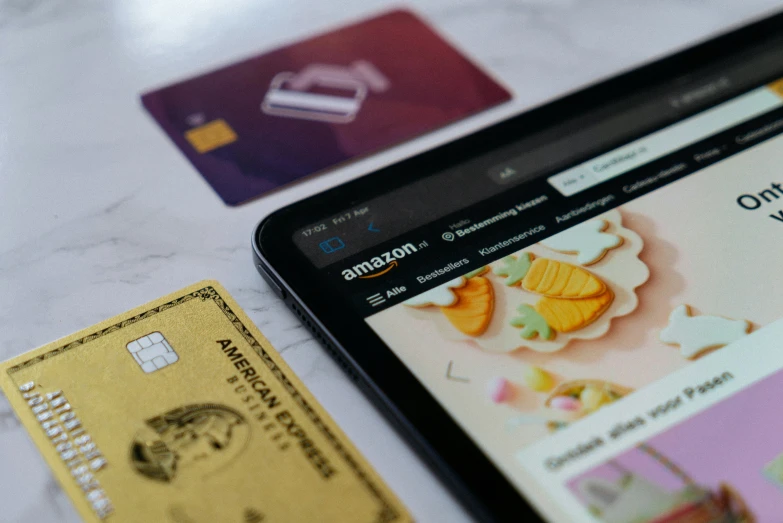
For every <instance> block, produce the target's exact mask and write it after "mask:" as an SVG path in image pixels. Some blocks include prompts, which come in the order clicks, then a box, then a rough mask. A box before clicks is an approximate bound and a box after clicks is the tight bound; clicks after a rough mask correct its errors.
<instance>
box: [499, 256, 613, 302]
mask: <svg viewBox="0 0 783 523" xmlns="http://www.w3.org/2000/svg"><path fill="white" fill-rule="evenodd" d="M503 263H504V264H505V265H504V266H503V267H499V268H497V269H496V270H495V274H498V275H500V276H506V282H505V283H506V285H508V286H512V285H516V284H517V283H520V282H521V286H522V288H523V289H525V290H526V291H529V292H533V293H535V294H540V295H542V296H548V297H551V298H565V299H579V298H590V297H592V296H599V295H601V294H603V293H604V291H606V284H605V283H604V282H603V281H601V280H600V279H599V278H598V277H596V276H595V275H594V274H592V273H590V272H589V271H586V270H585V269H582V268H581V267H577V266H575V265H571V264H570V263H566V262H560V261H557V260H550V259H547V258H535V259H534V257H533V255H532V254H530V253H529V252H524V253H522V254H520V256H519V257H518V258H514V257H513V256H506V257H505V258H503Z"/></svg>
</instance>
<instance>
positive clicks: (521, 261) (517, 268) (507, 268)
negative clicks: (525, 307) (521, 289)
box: [495, 252, 533, 287]
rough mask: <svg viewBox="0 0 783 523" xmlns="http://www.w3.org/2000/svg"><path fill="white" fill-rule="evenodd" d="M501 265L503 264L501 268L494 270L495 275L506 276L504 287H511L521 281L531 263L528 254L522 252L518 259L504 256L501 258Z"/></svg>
mask: <svg viewBox="0 0 783 523" xmlns="http://www.w3.org/2000/svg"><path fill="white" fill-rule="evenodd" d="M503 263H505V265H504V266H503V267H498V268H497V269H495V274H497V275H498V276H506V285H508V286H509V287H511V286H512V285H516V284H517V283H519V282H521V281H522V279H523V278H524V277H525V275H527V271H529V270H530V264H531V263H533V262H532V260H531V259H530V253H527V252H523V253H522V255H521V256H520V257H519V258H514V257H513V256H506V257H505V258H503Z"/></svg>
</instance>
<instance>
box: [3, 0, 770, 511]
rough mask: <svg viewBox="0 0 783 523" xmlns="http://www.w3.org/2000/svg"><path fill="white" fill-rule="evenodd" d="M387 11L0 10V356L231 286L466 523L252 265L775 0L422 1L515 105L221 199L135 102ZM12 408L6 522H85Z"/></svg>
mask: <svg viewBox="0 0 783 523" xmlns="http://www.w3.org/2000/svg"><path fill="white" fill-rule="evenodd" d="M386 4H387V2H385V1H383V0H343V1H341V2H326V1H314V0H285V1H272V0H227V1H223V2H218V1H214V0H213V1H211V2H210V1H206V0H204V1H194V0H181V1H179V0H155V1H149V0H148V1H144V0H0V216H1V217H2V219H0V358H2V359H6V358H9V357H11V356H15V355H17V354H20V353H22V352H24V351H26V350H28V349H31V348H34V347H36V346H39V345H42V344H44V343H46V342H48V341H51V340H54V339H56V338H59V337H61V336H64V335H66V334H69V333H71V332H73V331H76V330H78V329H81V328H84V327H87V326H89V325H91V324H93V323H96V322H98V321H99V320H102V319H105V318H107V317H109V316H111V315H114V314H118V313H120V312H123V311H125V310H127V309H129V308H131V307H134V306H136V305H139V304H141V303H144V302H146V301H148V300H151V299H153V298H156V297H158V296H160V295H162V294H164V293H168V292H170V291H173V290H175V289H178V288H180V287H183V286H185V285H187V284H190V283H193V282H195V281H197V280H201V279H205V278H214V279H217V280H219V281H220V282H222V283H223V285H225V287H227V288H228V290H229V291H230V292H231V293H232V294H233V295H234V297H235V298H236V299H237V300H238V301H239V303H240V304H241V305H242V306H243V307H244V309H245V310H246V311H247V312H248V314H250V316H251V317H252V318H253V320H254V321H255V322H256V324H257V325H258V326H259V327H260V328H261V330H262V331H263V332H264V333H265V334H266V335H267V337H268V338H269V339H270V340H271V341H272V343H273V344H274V345H275V346H276V347H277V348H278V349H279V350H280V352H282V354H283V356H284V357H285V359H286V360H287V361H288V363H290V364H291V366H292V367H293V368H294V370H295V371H296V372H297V373H298V374H299V376H300V377H301V378H302V379H303V380H304V382H305V383H306V384H307V385H308V386H309V387H310V388H311V390H312V391H313V393H314V394H315V395H316V396H317V397H318V398H319V400H320V401H321V402H322V403H323V404H324V406H325V407H326V409H327V410H328V411H329V412H330V413H331V414H332V415H333V416H334V418H335V419H336V420H337V421H338V422H339V423H340V424H341V425H342V427H343V428H344V429H345V431H346V432H347V433H348V435H349V436H350V437H351V438H352V439H353V440H354V441H355V443H356V444H357V445H358V447H359V448H360V449H361V450H362V451H363V452H364V454H365V455H366V456H367V457H368V458H369V459H370V461H371V462H372V463H373V464H374V466H375V467H376V468H377V469H378V470H379V472H380V473H381V475H383V476H384V477H385V478H386V480H387V481H388V482H389V483H390V484H391V486H392V488H393V489H394V490H395V491H396V492H397V493H398V494H399V495H400V497H401V498H402V499H403V501H404V502H405V503H406V504H407V505H408V506H409V507H410V509H411V510H412V512H413V513H414V515H415V516H416V518H417V519H418V520H419V521H449V522H457V521H465V520H468V519H469V518H468V516H467V515H466V514H465V513H464V511H463V510H462V508H461V507H460V505H459V504H458V503H457V502H456V501H455V500H454V499H453V498H452V497H451V496H450V495H449V494H448V493H447V492H446V491H445V490H444V488H443V487H442V486H441V485H440V484H439V483H438V481H437V480H436V478H435V477H434V476H433V475H432V473H430V472H429V471H428V470H427V469H426V468H425V467H424V466H423V465H422V463H421V462H420V461H419V460H417V459H416V457H415V456H414V455H413V453H412V452H411V451H410V449H409V448H408V447H407V446H406V445H405V443H403V441H402V440H401V439H400V438H399V437H398V436H397V435H396V433H395V432H393V431H392V429H391V428H390V426H389V425H388V424H387V423H386V422H385V420H384V419H383V418H382V417H381V416H380V415H379V414H378V413H377V412H376V411H375V410H374V409H373V408H372V407H371V406H370V404H369V403H368V401H367V400H366V399H365V398H364V396H363V395H362V394H361V393H360V392H359V391H358V390H357V389H356V387H355V386H354V385H352V384H351V383H350V382H349V381H348V380H347V379H346V377H345V376H344V375H343V373H342V372H341V371H340V370H339V368H338V367H337V366H336V365H335V364H334V363H333V362H332V360H331V359H330V357H329V356H328V355H327V354H326V353H325V352H324V351H323V350H322V349H321V347H320V346H319V345H318V344H317V343H316V341H315V340H314V339H313V338H312V337H311V336H310V335H309V334H308V333H307V332H306V331H305V330H304V329H303V328H302V326H301V325H300V324H299V322H298V321H297V319H296V318H295V317H294V316H293V315H292V314H291V313H289V312H288V311H287V310H286V309H285V308H284V306H283V305H282V303H281V302H280V301H279V300H278V299H277V298H276V297H275V296H274V294H273V293H272V292H271V291H270V290H269V289H268V288H267V287H266V285H265V284H264V283H263V282H262V281H261V279H260V278H259V276H258V275H257V274H256V272H255V269H254V268H253V265H252V263H251V260H250V250H249V240H250V233H251V231H252V229H253V226H254V225H255V224H256V222H257V221H258V220H259V219H260V218H261V217H262V216H264V215H266V214H267V213H269V212H270V211H272V210H273V209H275V208H278V207H280V206H282V205H284V204H286V203H288V202H291V201H293V200H296V199H299V198H301V197H303V196H306V195H309V194H313V193H315V192H317V191H319V190H321V189H323V188H325V187H329V186H331V185H334V184H337V183H339V182H342V181H345V180H348V179H350V178H354V177H356V176H360V175H362V174H364V173H366V172H368V171H371V170H373V169H374V168H376V167H378V166H381V165H385V164H388V163H391V162H393V161H395V160H397V159H400V158H403V157H406V156H409V155H412V154H414V153H416V152H418V151H422V150H425V149H427V148H429V147H431V146H433V145H434V144H438V143H443V142H445V141H448V140H450V139H452V138H454V137H456V136H460V135H463V134H466V133H468V132H470V131H471V130H473V129H477V128H480V127H482V126H485V125H487V124H488V123H490V122H493V121H497V120H499V119H502V118H503V117H504V116H507V115H510V114H513V113H517V112H519V111H520V110H522V109H524V108H526V107H530V106H533V105H537V104H540V103H542V102H544V101H546V100H549V99H552V98H554V97H556V96H557V95H559V94H562V93H565V92H568V91H572V90H574V89H577V88H578V87H579V86H583V85H585V84H588V83H591V82H594V81H596V80H597V79H600V78H603V77H606V76H609V75H611V74H613V73H616V72H618V71H622V70H626V69H628V68H631V67H633V66H634V65H636V64H639V63H642V62H645V61H648V60H650V59H651V58H653V57H658V56H661V55H663V54H666V53H667V52H670V51H672V50H674V49H679V48H682V47H684V46H687V45H688V44H689V43H691V42H694V41H698V40H701V39H704V38H706V37H708V36H709V35H711V34H714V33H716V32H720V31H724V30H726V29H727V28H729V27H733V26H737V25H740V24H742V23H743V22H745V21H748V20H751V19H754V18H758V17H760V16H762V15H763V14H764V13H767V12H771V11H772V10H774V9H776V8H779V7H780V3H779V2H777V1H774V0H743V1H742V2H740V1H738V0H720V1H718V0H714V1H706V0H701V1H696V0H656V1H654V2H651V1H642V0H426V1H424V0H422V1H420V2H415V3H414V6H413V7H414V8H415V9H416V10H417V11H419V12H420V13H421V14H422V15H424V16H425V17H427V18H428V19H429V20H430V21H431V22H432V23H433V24H434V25H435V26H436V27H437V28H438V29H439V30H440V31H441V32H442V33H444V34H445V35H446V36H447V37H448V38H450V39H451V40H452V41H453V42H456V43H457V44H458V46H459V47H460V48H461V49H462V50H464V52H466V53H467V54H468V55H469V56H471V57H473V58H474V59H476V60H477V61H478V62H479V63H481V64H483V65H484V66H485V67H486V68H487V69H489V70H490V71H491V72H492V73H493V74H494V75H495V76H496V77H498V78H499V79H500V80H501V81H502V82H503V83H505V84H506V85H507V86H509V87H510V88H511V89H512V90H513V91H514V93H515V99H514V101H513V102H511V103H509V104H506V105H504V106H502V107H499V108H497V109H495V110H492V111H490V112H487V113H485V114H483V115H479V116H477V117H474V118H471V119H470V120H468V121H465V122H462V123H460V124H458V125H454V126H451V127H449V128H447V129H444V130H442V131H440V132H437V133H434V134H432V135H429V136H426V137H424V138H421V139H418V140H416V141H414V142H411V143H408V144H405V145H403V146H400V147H397V148H394V149H392V150H389V151H387V152H385V153H383V154H381V155H378V156H376V157H373V158H370V159H367V160H365V161H362V162H359V163H356V164H353V165H350V166H348V167H345V168H343V169H340V170H338V171H335V172H332V173H329V174H326V175H324V176H321V177H319V178H316V179H313V180H310V181H308V182H306V183H302V184H298V185H296V186H294V187H291V188H289V189H287V190H284V191H281V192H278V193H276V194H274V195H272V196H269V197H266V198H262V199H261V200H258V201H255V202H253V203H250V204H247V205H244V206H242V207H239V208H229V207H226V206H225V205H223V203H222V202H221V201H220V200H219V199H218V198H217V196H215V194H214V193H213V192H212V190H211V189H210V188H209V186H208V185H207V184H206V183H205V182H204V181H203V180H202V179H201V178H200V176H199V175H198V174H197V173H196V172H195V171H194V170H193V168H192V167H191V166H190V165H189V164H188V163H187V161H186V160H185V159H184V158H183V156H182V155H181V154H180V153H179V151H178V150H176V149H175V148H174V147H173V146H172V144H171V143H170V142H169V140H168V138H166V137H165V136H164V135H163V134H162V133H161V131H160V130H159V129H158V128H157V127H156V125H155V124H154V123H153V121H152V120H151V119H150V118H149V117H148V116H147V114H145V112H144V111H143V110H142V108H141V104H140V103H139V99H138V96H139V93H140V92H142V91H145V90H148V89H150V88H152V87H157V86H162V85H165V84H167V83H169V82H171V81H173V80H178V79H181V78H183V77H186V76H189V75H192V74H193V73H196V72H200V71H205V70H208V69H210V68H213V67H214V66H218V65H221V64H225V63H229V62H231V61H234V60H236V59H238V58H242V57H246V56H249V55H252V54H254V53H257V52H259V51H263V50H265V49H272V48H274V47H276V46H279V45H281V44H285V43H287V42H292V41H295V40H297V39H299V38H301V37H304V36H307V35H310V34H312V33H313V32H316V31H323V30H326V29H329V28H331V27H333V26H336V25H338V24H341V23H343V22H346V21H350V20H354V19H357V18H361V17H363V16H365V15H368V14H371V13H374V12H378V11H380V10H383V9H385V8H386V7H387V6H386ZM78 519H79V518H78V516H77V515H76V512H75V511H74V509H73V508H72V506H71V504H70V502H69V501H68V499H67V498H66V496H65V495H64V494H63V493H62V491H61V490H60V488H59V487H58V485H57V483H56V482H55V481H54V479H52V477H51V475H50V473H49V470H48V468H47V466H46V464H45V463H44V461H43V460H42V459H41V458H40V457H39V455H38V453H37V452H36V451H35V448H34V447H33V445H32V443H31V441H30V440H29V439H28V437H27V435H26V433H25V432H24V431H23V430H22V429H21V427H20V426H19V424H18V422H17V421H16V419H15V417H14V415H13V414H12V412H11V410H10V408H9V406H8V404H7V403H6V401H5V399H4V398H2V397H0V520H1V521H4V522H5V521H9V522H15V521H20V522H21V521H25V522H36V523H37V522H46V521H78Z"/></svg>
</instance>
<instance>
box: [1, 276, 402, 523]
mask: <svg viewBox="0 0 783 523" xmlns="http://www.w3.org/2000/svg"><path fill="white" fill-rule="evenodd" d="M2 371H3V372H2V373H0V384H1V385H2V388H3V390H4V392H5V393H6V395H7V396H8V399H9V400H10V402H11V405H13V407H14V409H15V410H16V413H17V415H18V416H19V418H20V419H21V421H22V423H23V424H24V425H25V427H26V428H27V430H28V431H29V432H30V434H31V436H32V438H33V440H35V443H36V445H38V448H39V449H40V451H41V453H42V454H43V455H44V457H45V458H46V460H47V461H48V462H49V465H50V466H51V467H52V469H53V470H54V474H55V475H56V477H57V479H58V480H59V482H60V484H61V485H62V486H63V488H64V489H65V491H66V492H67V493H68V495H69V496H70V497H71V499H72V500H73V503H74V504H75V505H76V507H77V508H78V510H79V512H80V513H81V515H82V516H83V517H84V518H85V519H86V520H88V521H145V522H153V521H154V522H159V521H160V522H166V521H171V522H174V523H187V522H237V523H261V522H269V523H272V522H290V521H304V522H311V521H312V522H315V521H319V522H320V521H339V522H354V521H355V522H361V523H378V522H384V521H410V520H411V518H410V516H409V515H408V513H407V512H406V510H405V508H404V507H403V506H402V504H401V503H400V502H399V500H397V498H396V497H395V496H394V494H393V493H392V492H391V491H390V490H389V488H388V487H387V486H386V485H385V484H384V483H383V481H382V480H381V478H380V477H379V476H378V474H377V473H376V472H375V471H374V470H373V469H372V467H371V466H370V464H369V463H367V461H366V460H365V459H364V458H363V457H362V456H361V455H360V454H359V452H358V451H357V449H356V448H355V447H354V446H353V444H352V443H351V442H350V441H349V440H348V438H346V436H345V434H343V432H342V431H341V430H340V429H339V428H338V427H337V426H336V425H335V424H334V422H333V421H332V419H331V418H330V417H329V415H328V414H327V413H326V412H325V411H324V409H323V408H322V407H321V406H320V405H319V404H318V402H317V401H316V400H315V398H313V396H312V395H311V394H310V392H308V390H307V389H306V388H305V386H304V385H303V384H302V382H301V381H300V380H299V379H298V378H297V377H296V376H295V375H294V373H293V372H292V371H291V369H290V368H289V367H288V365H286V364H285V362H283V360H282V358H280V355H279V354H278V353H277V352H275V350H274V349H273V348H272V346H271V345H270V344H269V342H268V341H267V340H266V338H264V336H263V335H262V334H261V333H260V332H259V331H258V329H257V328H256V327H255V326H254V325H253V323H252V322H251V321H250V319H248V317H247V316H246V315H245V314H244V312H242V310H240V308H239V306H238V305H237V304H236V302H234V300H233V299H232V298H231V297H230V296H229V295H228V293H227V292H226V291H225V289H223V287H221V286H220V285H219V284H218V283H217V282H213V281H204V282H201V283H198V284H196V285H193V286H191V287H188V288H186V289H183V290H182V291H179V292H176V293H174V294H171V295H169V296H166V297H164V298H161V299H159V300H156V301H154V302H152V303H149V304H147V305H144V306H142V307H139V308H137V309H134V310H132V311H130V312H128V313H126V314H122V315H120V316H117V317H115V318H112V319H110V320H107V321H105V322H103V323H100V324H98V325H96V326H94V327H91V328H89V329H87V330H84V331H81V332H79V333H76V334H73V335H71V336H68V337H67V338H64V339H62V340H59V341H57V342H54V343H51V344H49V345H46V346H45V347H41V348H39V349H36V350H34V351H32V352H28V353H27V354H23V355H22V356H19V357H17V358H14V359H12V360H10V361H7V362H5V363H4V364H3V368H2Z"/></svg>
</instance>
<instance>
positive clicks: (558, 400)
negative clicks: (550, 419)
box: [549, 396, 582, 411]
mask: <svg viewBox="0 0 783 523" xmlns="http://www.w3.org/2000/svg"><path fill="white" fill-rule="evenodd" d="M549 405H550V406H551V407H552V408H553V409H559V410H571V411H574V410H579V409H581V408H582V404H581V403H580V402H579V400H578V399H576V398H572V397H571V396H555V397H554V398H552V399H551V400H550V402H549Z"/></svg>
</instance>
